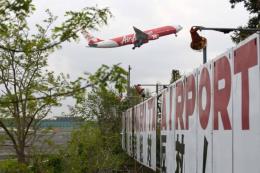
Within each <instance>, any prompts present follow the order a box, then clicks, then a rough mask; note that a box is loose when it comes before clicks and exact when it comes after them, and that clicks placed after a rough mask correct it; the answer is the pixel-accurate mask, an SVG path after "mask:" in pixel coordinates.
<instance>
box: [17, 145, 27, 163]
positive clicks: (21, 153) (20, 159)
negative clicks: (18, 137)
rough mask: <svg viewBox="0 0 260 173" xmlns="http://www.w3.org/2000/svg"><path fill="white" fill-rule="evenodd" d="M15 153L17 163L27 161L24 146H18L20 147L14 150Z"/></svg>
mask: <svg viewBox="0 0 260 173" xmlns="http://www.w3.org/2000/svg"><path fill="white" fill-rule="evenodd" d="M16 155H17V160H18V162H19V163H24V164H26V163H27V162H26V155H25V151H24V147H22V146H20V148H19V149H18V150H16Z"/></svg>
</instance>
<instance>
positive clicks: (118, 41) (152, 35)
mask: <svg viewBox="0 0 260 173" xmlns="http://www.w3.org/2000/svg"><path fill="white" fill-rule="evenodd" d="M133 28H134V31H135V34H128V35H124V36H121V37H116V38H112V39H109V40H102V39H99V38H96V37H94V36H92V35H91V34H90V33H89V32H87V31H85V30H82V31H81V33H82V34H83V36H84V37H85V39H86V40H87V41H88V46H89V47H95V48H114V47H121V46H125V45H129V44H133V45H134V47H133V48H132V49H133V50H134V49H135V48H136V47H141V46H142V45H143V44H145V43H148V42H149V41H150V40H156V39H158V38H159V37H162V36H166V35H170V34H175V35H177V32H179V31H180V30H181V29H182V27H181V26H180V25H177V26H163V27H159V28H154V29H150V30H147V31H141V30H140V29H138V28H136V27H133Z"/></svg>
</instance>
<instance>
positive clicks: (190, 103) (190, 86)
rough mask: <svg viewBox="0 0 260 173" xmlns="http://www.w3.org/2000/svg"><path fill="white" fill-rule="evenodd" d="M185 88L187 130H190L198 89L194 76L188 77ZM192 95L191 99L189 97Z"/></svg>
mask: <svg viewBox="0 0 260 173" xmlns="http://www.w3.org/2000/svg"><path fill="white" fill-rule="evenodd" d="M186 79H187V81H186V86H185V93H186V94H185V95H186V99H185V103H186V119H185V120H186V129H187V130H188V129H189V116H191V115H192V114H193V112H194V108H195V98H196V88H195V78H194V76H193V75H190V76H188V77H187V78H186ZM190 94H191V98H189V95H190Z"/></svg>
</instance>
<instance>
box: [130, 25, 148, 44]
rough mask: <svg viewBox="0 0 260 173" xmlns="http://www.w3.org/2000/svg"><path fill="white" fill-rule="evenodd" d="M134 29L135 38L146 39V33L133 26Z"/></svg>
mask: <svg viewBox="0 0 260 173" xmlns="http://www.w3.org/2000/svg"><path fill="white" fill-rule="evenodd" d="M133 28H134V31H135V38H136V40H141V41H144V40H148V34H146V33H144V32H143V31H141V30H140V29H138V28H136V27H133Z"/></svg>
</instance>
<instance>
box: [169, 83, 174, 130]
mask: <svg viewBox="0 0 260 173" xmlns="http://www.w3.org/2000/svg"><path fill="white" fill-rule="evenodd" d="M172 100H173V87H172V86H171V87H170V113H169V127H170V130H172Z"/></svg>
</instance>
